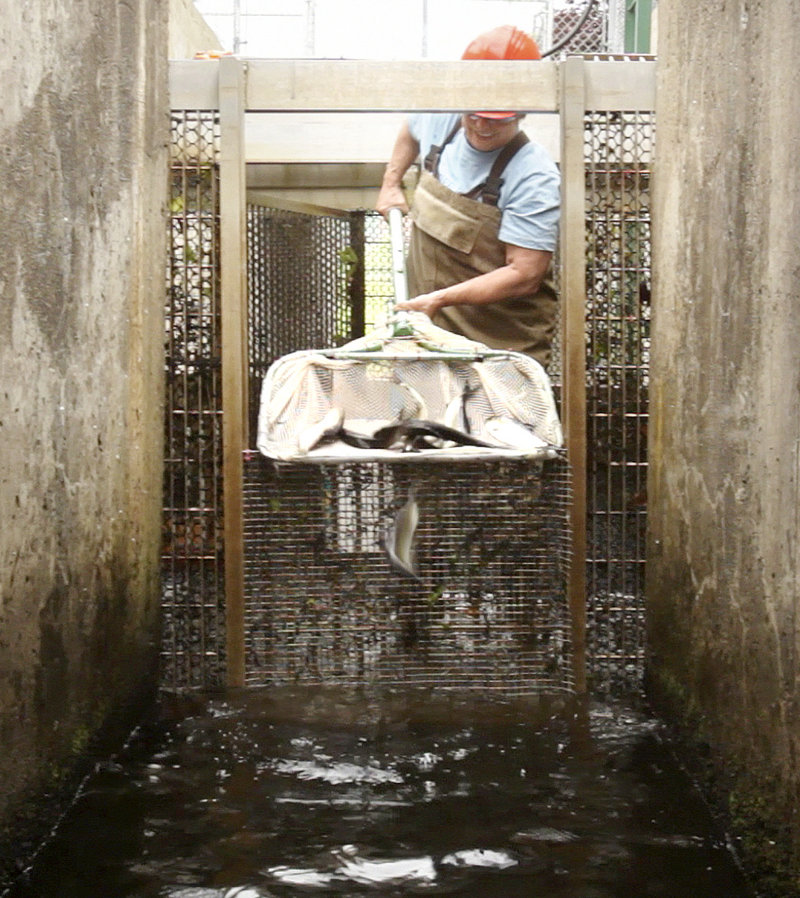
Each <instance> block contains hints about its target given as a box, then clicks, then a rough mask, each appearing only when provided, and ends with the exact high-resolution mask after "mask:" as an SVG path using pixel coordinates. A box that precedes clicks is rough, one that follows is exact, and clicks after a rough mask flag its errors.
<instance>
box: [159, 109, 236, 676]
mask: <svg viewBox="0 0 800 898" xmlns="http://www.w3.org/2000/svg"><path fill="white" fill-rule="evenodd" d="M218 153H219V121H218V118H217V116H216V114H215V113H212V112H205V111H202V112H197V111H173V113H172V144H171V171H170V201H169V232H170V241H169V242H170V249H169V253H170V255H169V270H168V282H167V308H166V353H165V374H166V420H165V474H164V540H163V549H162V579H163V598H162V609H163V639H162V653H161V654H162V682H163V684H164V685H165V686H168V687H186V686H191V687H208V686H213V685H218V684H220V683H221V682H222V680H223V673H224V663H225V659H224V646H225V632H224V629H225V628H224V622H225V613H224V590H223V572H222V514H221V510H222V476H221V456H222V434H221V415H222V400H221V383H220V307H219V301H220V280H219V278H220V272H219V168H218V164H217V159H218Z"/></svg>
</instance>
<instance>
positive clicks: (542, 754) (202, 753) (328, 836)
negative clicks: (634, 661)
mask: <svg viewBox="0 0 800 898" xmlns="http://www.w3.org/2000/svg"><path fill="white" fill-rule="evenodd" d="M11 894H12V895H13V896H14V898H33V896H36V898H123V896H136V898H267V896H274V898H279V896H313V895H320V896H360V895H382V896H383V895H385V896H400V895H402V896H405V895H420V894H422V895H454V896H471V898H516V896H526V898H535V896H547V898H562V896H563V898H567V896H569V898H610V896H615V898H617V896H619V898H645V896H667V898H684V896H685V898H704V896H707V898H739V896H749V895H750V893H749V892H748V891H747V889H746V887H745V885H744V882H743V880H742V877H741V875H740V873H739V871H738V868H737V867H736V865H735V863H734V860H733V858H732V856H731V854H730V853H729V852H728V850H727V849H726V846H725V843H724V840H723V839H722V838H720V836H719V834H718V833H715V831H714V828H713V826H712V823H711V821H710V819H709V817H708V814H707V812H706V809H705V807H704V805H703V804H702V802H701V801H700V799H699V797H698V795H697V794H696V793H695V792H694V791H693V789H692V788H691V786H690V784H689V783H688V782H687V780H686V779H685V777H684V776H683V774H682V773H681V771H680V770H679V769H678V768H677V767H676V765H675V763H674V762H673V760H672V758H671V755H670V752H669V751H668V749H667V747H666V746H665V745H664V744H663V742H662V740H661V738H660V736H659V730H658V727H657V725H656V724H655V722H654V721H652V720H651V719H649V718H648V717H647V716H646V715H645V714H643V713H641V712H638V711H635V710H632V709H631V708H629V707H615V706H609V705H600V704H582V703H578V702H574V701H572V700H564V701H562V702H556V701H552V700H551V701H542V700H531V701H520V702H514V703H506V702H500V701H497V700H492V701H487V700H475V699H470V700H467V699H464V698H456V697H446V696H444V697H435V696H432V695H430V694H414V695H411V696H409V695H403V696H401V695H398V694H384V695H382V696H381V697H380V698H378V697H376V696H374V695H373V696H365V695H362V694H357V693H352V692H348V693H345V692H341V691H336V692H333V691H320V690H313V691H302V690H277V691H276V690H272V691H268V692H267V691H265V692H261V691H258V692H255V691H250V692H247V693H244V694H241V695H237V696H227V697H225V698H211V699H204V700H199V699H198V700H192V701H188V700H176V701H173V702H168V703H166V704H165V706H164V708H163V714H162V716H161V718H160V720H159V721H158V722H157V723H155V724H153V725H151V726H148V727H144V728H142V730H141V731H140V732H139V733H137V734H136V736H135V737H134V738H133V739H132V740H131V743H130V744H129V746H128V747H127V748H126V750H125V751H124V752H123V753H122V754H121V755H120V756H119V757H118V758H116V759H115V761H114V762H113V763H109V764H105V765H103V766H102V767H101V768H99V769H98V770H97V771H96V773H95V774H94V775H93V776H92V777H91V778H90V779H89V781H88V782H87V783H86V786H85V788H84V790H83V793H82V794H81V796H80V797H79V799H78V800H77V801H76V803H75V805H74V807H73V808H72V810H71V812H70V813H69V814H68V816H67V818H66V819H65V820H64V823H63V825H62V826H61V827H60V828H59V830H58V831H57V834H56V835H55V837H54V838H53V839H52V841H51V842H50V844H49V845H48V846H47V847H46V848H45V849H44V850H43V851H42V852H41V853H40V855H39V857H38V858H37V860H36V863H35V864H34V867H33V869H32V870H31V871H29V872H28V874H27V875H26V876H25V877H24V879H23V880H22V881H21V882H20V883H19V884H18V886H17V887H16V888H15V889H14V890H13V891H12V892H11Z"/></svg>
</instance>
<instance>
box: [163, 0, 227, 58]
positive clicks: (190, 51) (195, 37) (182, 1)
mask: <svg viewBox="0 0 800 898" xmlns="http://www.w3.org/2000/svg"><path fill="white" fill-rule="evenodd" d="M221 49H222V44H221V43H220V42H219V38H218V37H217V35H216V34H215V33H214V32H213V30H212V29H211V27H210V26H209V24H208V23H207V22H206V20H205V19H204V18H203V17H202V16H201V15H200V13H199V12H198V11H197V7H196V6H195V5H194V0H169V46H168V48H167V54H168V56H169V58H170V59H192V58H193V57H194V54H195V53H199V52H202V51H204V50H221Z"/></svg>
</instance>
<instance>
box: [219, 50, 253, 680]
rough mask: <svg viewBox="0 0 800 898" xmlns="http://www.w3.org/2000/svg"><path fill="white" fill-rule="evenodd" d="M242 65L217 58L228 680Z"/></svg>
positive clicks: (239, 584) (236, 602)
mask: <svg viewBox="0 0 800 898" xmlns="http://www.w3.org/2000/svg"><path fill="white" fill-rule="evenodd" d="M244 80H245V72H244V65H243V63H242V62H241V60H238V59H235V58H234V57H223V58H222V59H220V61H219V116H220V261H221V293H222V409H223V414H222V445H223V461H222V466H223V509H224V540H225V608H226V613H225V619H226V648H227V668H226V669H227V684H228V686H232V687H237V686H243V685H244V676H245V671H244V574H243V571H244V543H243V507H242V488H243V469H242V451H243V450H244V448H245V446H246V435H245V429H246V423H247V343H246V337H247V302H246V289H247V287H246V271H247V268H246V258H247V257H246V251H247V250H246V243H245V240H246V221H245V207H246V199H245V197H246V193H245V155H244Z"/></svg>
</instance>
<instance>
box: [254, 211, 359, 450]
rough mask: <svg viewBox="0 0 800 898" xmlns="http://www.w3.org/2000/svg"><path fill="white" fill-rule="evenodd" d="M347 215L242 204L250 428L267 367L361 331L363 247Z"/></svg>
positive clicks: (256, 413)
mask: <svg viewBox="0 0 800 898" xmlns="http://www.w3.org/2000/svg"><path fill="white" fill-rule="evenodd" d="M358 235H359V229H358V226H357V223H354V222H353V221H352V219H351V217H350V216H343V217H337V216H332V215H309V214H307V213H302V212H292V211H286V210H284V209H272V208H267V207H265V206H257V205H250V206H248V208H247V244H248V287H249V320H250V326H249V330H250V346H249V357H250V411H251V420H250V433H251V434H253V435H254V434H255V432H256V419H257V415H258V400H259V393H260V389H261V383H262V381H263V379H264V375H265V374H266V372H267V368H269V366H270V365H271V364H272V362H274V361H275V359H277V358H280V357H281V356H284V355H288V354H289V353H290V352H294V351H296V350H300V349H323V348H325V347H330V346H340V345H341V344H342V343H345V342H347V341H348V340H350V339H352V338H354V337H356V336H361V333H362V332H363V323H362V322H363V311H362V310H361V308H360V303H361V300H359V295H360V291H359V289H358V284H356V278H357V277H360V276H362V275H361V272H363V268H362V266H361V265H360V264H359V260H360V259H361V258H362V257H363V248H362V247H361V246H359V245H356V246H353V245H352V244H353V242H354V241H356V242H357V241H358Z"/></svg>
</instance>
